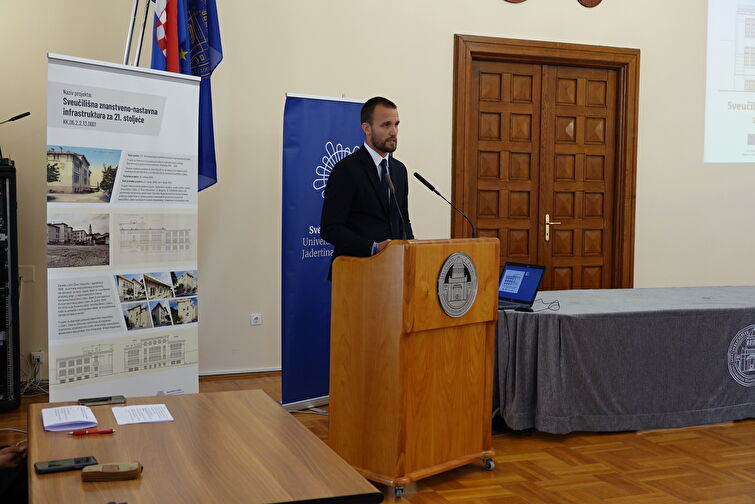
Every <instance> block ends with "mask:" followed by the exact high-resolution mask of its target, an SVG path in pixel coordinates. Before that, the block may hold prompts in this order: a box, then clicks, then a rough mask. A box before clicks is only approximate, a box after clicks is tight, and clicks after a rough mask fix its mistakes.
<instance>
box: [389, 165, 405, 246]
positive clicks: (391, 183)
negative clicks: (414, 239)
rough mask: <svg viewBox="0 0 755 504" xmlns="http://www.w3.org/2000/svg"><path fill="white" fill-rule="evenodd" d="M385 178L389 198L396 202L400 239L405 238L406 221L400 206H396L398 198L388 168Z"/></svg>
mask: <svg viewBox="0 0 755 504" xmlns="http://www.w3.org/2000/svg"><path fill="white" fill-rule="evenodd" d="M385 179H386V181H388V190H389V191H390V192H391V199H392V200H393V201H394V203H395V204H396V210H398V216H399V217H400V218H401V239H402V240H406V221H405V220H404V215H403V214H402V213H401V207H399V206H398V200H397V199H396V188H395V187H393V179H391V174H390V173H389V172H388V170H386V171H385Z"/></svg>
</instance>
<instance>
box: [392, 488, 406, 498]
mask: <svg viewBox="0 0 755 504" xmlns="http://www.w3.org/2000/svg"><path fill="white" fill-rule="evenodd" d="M393 495H394V496H395V497H396V498H397V499H400V498H401V496H402V495H404V487H395V488H394V489H393Z"/></svg>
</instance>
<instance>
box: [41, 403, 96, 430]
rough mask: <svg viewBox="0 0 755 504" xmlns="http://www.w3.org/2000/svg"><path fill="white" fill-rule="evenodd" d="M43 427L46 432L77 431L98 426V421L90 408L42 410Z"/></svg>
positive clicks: (72, 407)
mask: <svg viewBox="0 0 755 504" xmlns="http://www.w3.org/2000/svg"><path fill="white" fill-rule="evenodd" d="M42 425H43V426H44V428H45V430H46V431H51V432H59V431H75V430H79V429H89V428H91V427H94V426H96V425H97V419H96V418H95V416H94V413H92V410H91V409H89V407H88V406H60V407H58V408H44V409H43V410H42Z"/></svg>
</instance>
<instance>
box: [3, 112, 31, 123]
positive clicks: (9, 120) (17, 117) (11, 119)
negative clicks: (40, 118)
mask: <svg viewBox="0 0 755 504" xmlns="http://www.w3.org/2000/svg"><path fill="white" fill-rule="evenodd" d="M30 115H31V112H24V113H23V114H18V115H17V116H13V117H11V118H10V119H6V120H5V121H3V122H0V124H5V123H7V122H11V121H18V120H19V119H23V118H24V117H26V116H30Z"/></svg>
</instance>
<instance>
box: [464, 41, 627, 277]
mask: <svg viewBox="0 0 755 504" xmlns="http://www.w3.org/2000/svg"><path fill="white" fill-rule="evenodd" d="M475 60H480V61H505V62H510V63H530V64H541V65H542V64H546V65H547V64H550V65H571V66H580V67H594V68H604V69H611V70H616V71H617V74H618V75H617V83H616V90H617V97H616V106H617V110H616V120H617V127H616V159H615V163H616V168H617V170H616V184H615V185H616V187H615V193H614V213H613V215H614V218H613V226H614V230H615V232H614V238H613V250H614V254H613V258H612V261H611V263H612V278H611V286H612V287H614V288H631V287H632V286H633V284H634V237H635V202H636V186H637V117H638V109H639V84H640V50H639V49H629V48H623V47H607V46H591V45H583V44H567V43H563V42H543V41H536V40H519V39H507V38H497V37H479V36H475V35H459V34H456V35H454V98H453V107H454V108H453V139H452V144H453V152H452V168H451V170H452V177H451V199H452V201H453V202H454V204H455V205H456V206H458V207H459V208H462V209H464V210H465V211H468V210H469V206H470V205H469V203H470V202H469V201H467V198H466V189H467V188H465V187H464V169H465V167H466V165H465V163H466V162H467V159H468V156H469V154H470V149H472V146H470V145H467V142H466V139H467V135H468V132H469V131H470V127H471V125H470V124H468V123H467V112H468V111H469V110H470V109H471V107H472V96H473V93H472V92H471V91H472V90H471V89H470V86H471V83H472V81H473V79H472V72H473V70H472V63H473V62H474V61H475ZM539 224H540V223H538V226H539ZM470 234H471V233H470V230H469V227H468V224H467V223H466V221H464V219H463V217H461V216H460V215H458V213H455V212H453V213H452V215H451V237H452V238H461V237H465V236H470Z"/></svg>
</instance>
